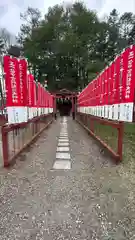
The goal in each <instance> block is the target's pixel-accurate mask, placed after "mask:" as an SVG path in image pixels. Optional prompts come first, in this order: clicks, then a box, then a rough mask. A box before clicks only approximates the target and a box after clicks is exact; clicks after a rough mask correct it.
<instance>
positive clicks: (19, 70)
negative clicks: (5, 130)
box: [3, 55, 53, 123]
mask: <svg viewBox="0 0 135 240" xmlns="http://www.w3.org/2000/svg"><path fill="white" fill-rule="evenodd" d="M3 60H4V73H5V87H6V106H7V111H8V119H9V122H10V123H13V122H22V121H27V120H28V119H29V118H32V117H34V116H36V115H41V114H43V113H45V114H47V113H49V112H51V111H52V110H53V96H52V95H51V94H50V93H49V92H48V91H46V90H45V88H44V87H43V86H42V85H41V84H40V83H36V82H35V80H34V76H33V75H32V74H30V73H28V69H27V61H26V59H17V58H13V57H10V56H9V55H6V56H4V59H3ZM27 108H28V109H31V110H32V111H31V110H30V113H29V112H28V109H27ZM32 108H33V109H32ZM39 109H42V111H39ZM15 116H17V117H15ZM23 116H25V117H23ZM14 118H15V119H14Z"/></svg>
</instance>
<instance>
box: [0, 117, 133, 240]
mask: <svg viewBox="0 0 135 240" xmlns="http://www.w3.org/2000/svg"><path fill="white" fill-rule="evenodd" d="M59 134H60V119H58V120H57V122H54V123H53V124H52V126H51V127H50V128H49V129H48V130H46V131H45V132H44V133H43V134H42V135H41V137H40V139H39V140H38V141H37V142H36V143H35V144H34V147H32V148H31V150H30V152H26V153H25V154H24V155H23V156H22V157H21V158H20V159H18V161H17V164H16V165H15V166H14V167H13V168H11V169H9V170H3V169H1V170H0V181H1V183H0V239H1V240H4V239H5V240H15V239H17V240H26V239H29V240H42V239H44V240H127V239H130V240H132V239H133V240H134V239H135V227H134V226H135V208H134V197H135V190H134V189H135V188H134V181H133V179H132V178H130V175H129V171H128V169H127V168H126V167H125V166H124V165H122V164H121V165H119V166H116V165H114V164H113V163H112V161H111V159H109V158H107V157H105V156H103V153H102V154H101V149H100V148H99V147H98V146H97V145H96V142H95V141H94V140H93V139H91V138H90V137H89V136H88V134H87V133H86V132H85V130H83V129H82V128H81V127H80V126H79V125H78V124H77V123H76V122H74V121H72V120H71V119H70V118H68V136H69V143H70V154H71V165H72V166H71V169H69V170H54V169H53V164H54V162H55V160H56V159H55V158H56V147H57V140H58V137H59Z"/></svg>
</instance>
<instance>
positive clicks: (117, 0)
mask: <svg viewBox="0 0 135 240" xmlns="http://www.w3.org/2000/svg"><path fill="white" fill-rule="evenodd" d="M62 2H63V1H62V0H49V1H47V0H0V26H2V27H5V28H7V29H8V30H9V31H10V32H11V33H12V34H15V35H17V33H18V31H19V29H20V24H21V21H20V12H23V11H25V10H26V9H27V7H28V6H30V7H37V8H39V9H40V10H41V11H42V13H43V12H47V9H48V7H49V6H53V5H55V4H59V3H62ZM64 2H65V1H64ZM66 2H67V1H66ZM68 2H69V1H68ZM70 2H71V1H70ZM72 2H75V1H74V0H72ZM84 2H85V3H86V5H87V6H88V7H89V8H90V9H95V10H97V11H98V14H99V16H103V15H104V14H108V13H109V12H110V11H111V10H112V9H113V8H116V9H117V10H118V12H119V13H123V12H126V11H131V12H134V13H135V0H84Z"/></svg>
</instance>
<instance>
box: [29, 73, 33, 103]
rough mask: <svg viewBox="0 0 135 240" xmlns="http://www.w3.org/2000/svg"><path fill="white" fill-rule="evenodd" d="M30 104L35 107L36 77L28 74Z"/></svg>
mask: <svg viewBox="0 0 135 240" xmlns="http://www.w3.org/2000/svg"><path fill="white" fill-rule="evenodd" d="M28 106H29V107H34V77H33V75H32V74H28Z"/></svg>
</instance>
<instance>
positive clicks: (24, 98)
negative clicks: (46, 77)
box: [18, 59, 28, 106]
mask: <svg viewBox="0 0 135 240" xmlns="http://www.w3.org/2000/svg"><path fill="white" fill-rule="evenodd" d="M18 62H19V77H20V100H21V106H27V102H28V95H27V94H26V93H27V91H28V89H27V61H26V60H25V59H19V60H18Z"/></svg>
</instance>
